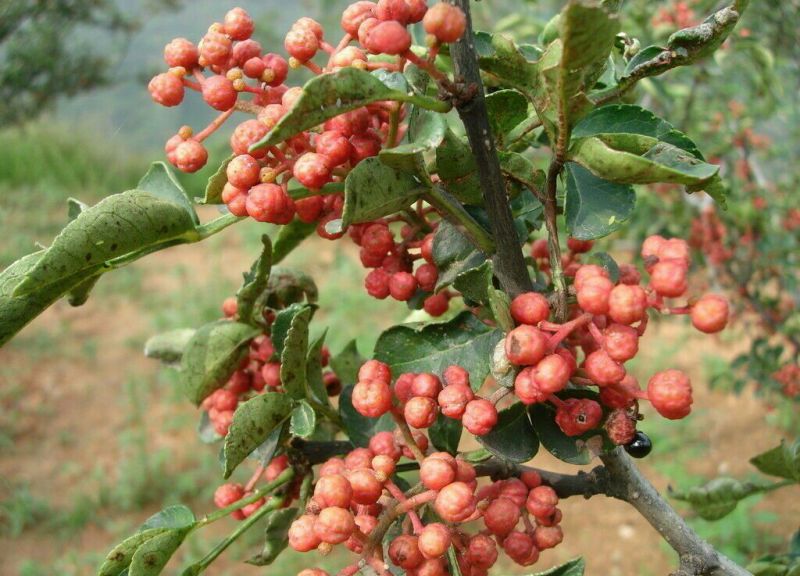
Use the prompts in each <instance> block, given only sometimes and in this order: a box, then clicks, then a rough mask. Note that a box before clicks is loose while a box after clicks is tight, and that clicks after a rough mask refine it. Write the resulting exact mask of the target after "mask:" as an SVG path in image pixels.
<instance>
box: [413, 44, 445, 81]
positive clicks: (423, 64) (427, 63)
mask: <svg viewBox="0 0 800 576" xmlns="http://www.w3.org/2000/svg"><path fill="white" fill-rule="evenodd" d="M403 57H404V58H405V59H406V60H408V61H409V62H411V63H412V64H414V65H416V66H419V67H420V68H422V69H423V70H425V72H427V73H428V74H430V76H431V78H433V79H434V80H436V81H437V82H440V83H442V84H447V85H450V79H449V78H448V77H447V74H445V73H444V72H442V71H441V70H439V69H438V68H437V67H436V65H435V64H434V63H433V60H423V59H422V58H420V57H419V56H417V55H416V54H414V52H413V51H412V50H408V51H406V53H405V54H403ZM434 59H435V56H434Z"/></svg>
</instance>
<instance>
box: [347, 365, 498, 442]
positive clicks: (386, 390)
mask: <svg viewBox="0 0 800 576" xmlns="http://www.w3.org/2000/svg"><path fill="white" fill-rule="evenodd" d="M442 378H443V380H444V386H443V384H442V380H441V379H440V378H439V377H438V376H437V375H435V374H431V373H428V372H423V373H420V374H415V373H412V372H407V373H405V374H400V375H399V376H398V377H397V379H396V380H395V382H394V386H392V374H391V371H390V369H389V367H388V366H387V365H386V364H384V363H382V362H379V361H377V360H368V361H367V362H366V363H365V364H364V365H363V366H362V367H361V369H360V370H359V372H358V383H357V384H356V385H355V386H354V387H353V407H354V408H355V409H356V410H357V411H358V412H359V413H360V414H362V415H363V416H366V417H367V418H378V417H380V416H382V415H383V414H386V413H388V412H392V414H393V416H394V417H395V418H396V419H400V420H403V421H405V423H406V424H408V425H409V426H411V427H412V428H416V429H424V428H428V427H430V426H432V425H433V423H434V422H435V421H436V418H437V417H438V415H439V412H441V413H442V415H444V416H446V417H447V418H453V419H455V420H460V421H461V423H462V424H463V425H464V428H466V429H467V430H468V431H469V432H470V433H471V434H473V435H475V436H484V435H485V434H488V433H489V432H491V430H492V428H494V426H495V424H497V409H496V408H495V406H494V404H492V403H491V402H489V401H488V400H486V399H484V398H479V397H477V396H475V394H473V392H472V388H471V387H470V381H469V372H467V371H466V370H465V369H464V368H462V367H460V366H456V365H453V366H448V367H447V369H445V371H444V373H443V375H442Z"/></svg>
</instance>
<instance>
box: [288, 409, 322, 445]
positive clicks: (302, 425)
mask: <svg viewBox="0 0 800 576" xmlns="http://www.w3.org/2000/svg"><path fill="white" fill-rule="evenodd" d="M316 427H317V415H316V413H315V412H314V409H313V408H312V407H311V405H310V404H309V403H308V402H306V401H305V400H301V401H300V402H299V403H298V404H297V406H296V407H295V409H294V410H292V417H291V419H290V420H289V432H290V433H291V434H292V435H294V436H299V437H300V438H308V437H309V436H311V435H312V434H313V433H314V430H315V429H316Z"/></svg>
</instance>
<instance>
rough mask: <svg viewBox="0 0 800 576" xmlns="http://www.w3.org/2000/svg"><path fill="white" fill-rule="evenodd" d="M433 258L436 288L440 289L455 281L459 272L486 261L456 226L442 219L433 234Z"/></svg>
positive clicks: (482, 254)
mask: <svg viewBox="0 0 800 576" xmlns="http://www.w3.org/2000/svg"><path fill="white" fill-rule="evenodd" d="M433 260H434V262H435V263H436V267H437V268H438V269H439V279H438V281H437V283H436V290H440V289H441V288H444V287H446V286H449V285H450V284H452V283H453V282H455V280H456V278H457V277H458V276H459V275H460V274H463V273H464V272H467V271H468V270H472V269H473V268H477V267H479V266H480V265H481V264H483V263H484V262H486V255H485V254H484V253H483V252H481V251H479V250H476V249H475V247H474V245H473V244H472V242H470V240H469V239H468V238H467V237H466V236H465V235H464V234H462V233H461V231H460V230H459V229H458V228H456V226H454V225H453V224H451V223H450V222H448V221H447V220H443V221H442V222H441V223H440V224H439V226H438V227H437V228H436V232H435V233H434V236H433ZM481 289H483V287H481Z"/></svg>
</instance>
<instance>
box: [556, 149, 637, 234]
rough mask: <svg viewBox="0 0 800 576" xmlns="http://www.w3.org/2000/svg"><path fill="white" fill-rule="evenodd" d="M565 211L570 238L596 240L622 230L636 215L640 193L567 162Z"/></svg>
mask: <svg viewBox="0 0 800 576" xmlns="http://www.w3.org/2000/svg"><path fill="white" fill-rule="evenodd" d="M566 172H567V193H566V200H565V203H564V212H565V217H566V222H567V230H569V234H570V236H572V237H573V238H578V239H579V240H593V239H595V238H602V237H603V236H608V235H609V234H611V233H612V232H614V231H615V230H618V229H619V228H620V226H622V225H623V224H624V223H625V221H627V220H628V218H630V217H631V215H632V214H633V210H634V207H635V206H636V192H634V190H633V187H632V186H630V185H627V184H616V183H614V182H609V181H608V180H603V179H602V178H598V177H597V176H595V175H594V174H592V173H591V172H590V171H589V170H587V169H586V168H584V167H583V166H581V165H579V164H575V163H573V162H569V163H567V166H566Z"/></svg>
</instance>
